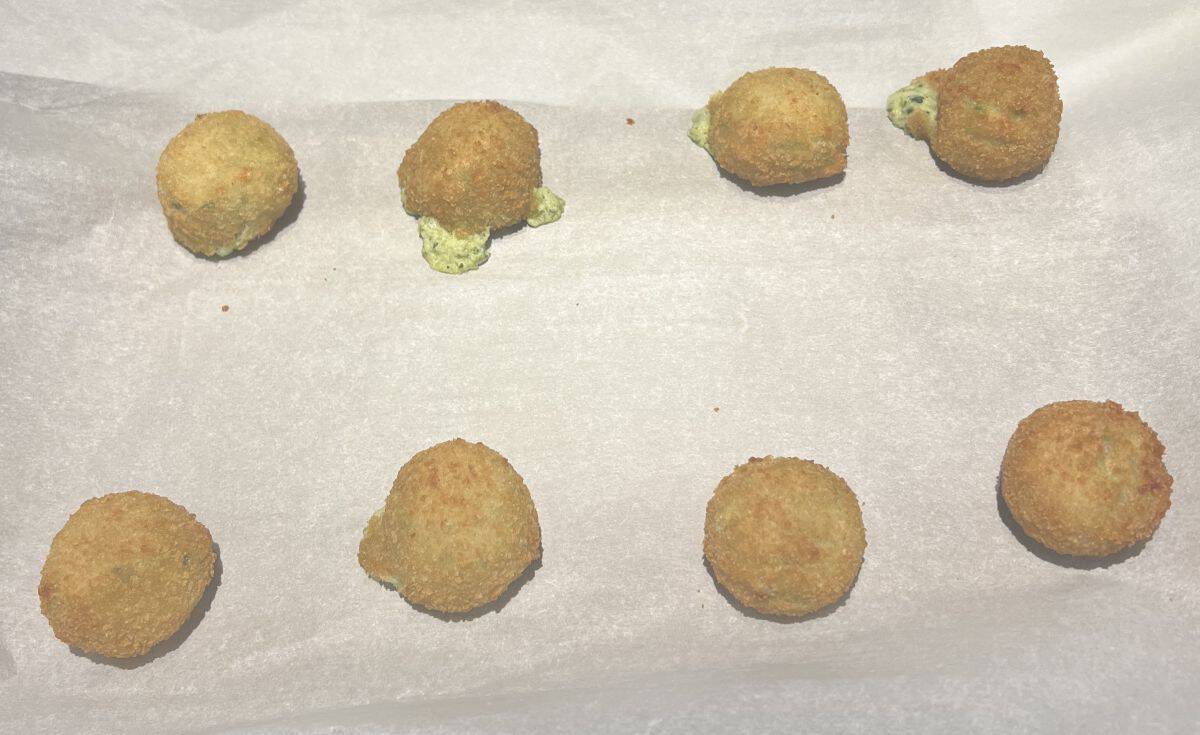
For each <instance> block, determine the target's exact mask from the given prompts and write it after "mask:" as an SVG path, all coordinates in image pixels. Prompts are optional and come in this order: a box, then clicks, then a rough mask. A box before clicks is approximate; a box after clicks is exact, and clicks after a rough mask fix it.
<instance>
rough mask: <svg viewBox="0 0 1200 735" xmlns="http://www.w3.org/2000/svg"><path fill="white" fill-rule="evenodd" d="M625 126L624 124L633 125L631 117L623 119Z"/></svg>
mask: <svg viewBox="0 0 1200 735" xmlns="http://www.w3.org/2000/svg"><path fill="white" fill-rule="evenodd" d="M625 124H626V125H633V118H632V117H627V118H625Z"/></svg>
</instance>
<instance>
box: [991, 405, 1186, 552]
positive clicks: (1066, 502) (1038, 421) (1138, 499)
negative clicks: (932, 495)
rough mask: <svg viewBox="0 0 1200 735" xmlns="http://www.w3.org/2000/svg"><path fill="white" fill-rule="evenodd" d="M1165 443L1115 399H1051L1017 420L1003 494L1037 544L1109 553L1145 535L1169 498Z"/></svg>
mask: <svg viewBox="0 0 1200 735" xmlns="http://www.w3.org/2000/svg"><path fill="white" fill-rule="evenodd" d="M1163 451H1164V449H1163V445H1162V443H1161V442H1160V441H1159V439H1158V435H1157V434H1155V433H1154V430H1153V429H1151V428H1150V427H1149V426H1147V425H1146V423H1145V422H1144V421H1142V419H1141V417H1139V416H1138V414H1137V413H1136V412H1133V411H1126V410H1125V409H1123V408H1122V407H1121V406H1120V405H1119V404H1117V403H1113V402H1112V401H1107V402H1104V403H1097V402H1095V401H1064V402H1061V403H1051V404H1049V405H1046V406H1043V407H1041V408H1039V409H1037V410H1036V411H1034V412H1033V413H1032V414H1030V415H1029V416H1028V417H1026V418H1025V419H1024V420H1022V421H1021V422H1020V423H1019V424H1018V425H1017V430H1016V431H1015V432H1014V433H1013V436H1012V439H1010V440H1009V443H1008V449H1007V450H1006V451H1005V453H1004V462H1003V466H1002V470H1001V477H1000V491H1001V495H1002V496H1003V498H1004V502H1005V503H1006V504H1007V505H1008V508H1009V510H1010V511H1011V512H1012V515H1013V518H1014V519H1015V520H1016V521H1017V523H1019V524H1020V526H1021V528H1022V529H1024V531H1025V532H1026V533H1027V534H1029V535H1030V536H1031V537H1032V538H1033V539H1034V540H1036V541H1037V542H1038V543H1040V544H1042V545H1043V546H1046V547H1047V548H1049V549H1051V550H1053V551H1056V552H1058V553H1060V554H1068V555H1073V556H1107V555H1109V554H1113V553H1116V552H1118V551H1121V550H1122V549H1125V548H1128V547H1130V546H1132V545H1134V544H1136V543H1139V542H1141V541H1145V540H1146V539H1149V538H1150V537H1151V536H1152V535H1153V534H1154V531H1155V530H1156V529H1157V528H1158V525H1159V523H1160V522H1161V521H1162V519H1163V516H1164V515H1165V514H1166V512H1167V509H1168V508H1169V507H1170V506H1171V484H1172V478H1171V475H1170V474H1169V473H1168V472H1167V468H1166V466H1165V465H1164V464H1163Z"/></svg>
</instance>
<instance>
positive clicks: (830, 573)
mask: <svg viewBox="0 0 1200 735" xmlns="http://www.w3.org/2000/svg"><path fill="white" fill-rule="evenodd" d="M866 547H867V538H866V531H865V530H864V528H863V522H862V512H861V511H860V509H859V507H858V498H856V497H855V496H854V492H853V491H851V490H850V487H849V486H848V485H846V482H845V481H844V480H843V479H842V478H840V477H838V476H837V475H835V474H834V473H832V472H830V471H829V470H828V469H826V468H825V467H822V466H821V465H819V464H817V463H815V462H810V461H808V460H802V459H794V458H785V457H764V458H757V457H756V458H753V459H751V460H750V461H749V462H747V463H746V464H743V465H740V466H738V467H737V468H735V469H734V470H733V472H732V473H730V474H729V475H728V476H726V477H725V478H724V479H723V480H721V482H720V484H718V485H717V490H716V492H715V493H713V496H712V499H711V500H709V501H708V512H707V515H706V516H705V519H704V556H705V557H706V558H707V559H708V562H709V564H710V565H711V567H712V571H713V574H714V576H716V578H717V581H718V582H720V583H721V586H722V587H724V588H725V589H726V590H728V591H729V593H730V594H731V595H733V596H734V597H735V598H736V599H737V600H738V601H739V602H740V603H742V604H743V605H746V606H747V607H749V608H752V609H754V610H757V611H758V612H760V613H765V614H768V615H783V616H789V617H799V616H803V615H808V614H809V613H813V612H816V611H817V610H820V609H821V608H824V607H827V606H829V605H832V604H833V603H835V602H837V601H838V600H840V599H841V598H842V597H844V596H845V595H846V593H847V592H848V591H849V590H850V587H851V586H852V585H853V584H854V580H855V579H856V578H857V577H858V570H859V567H860V566H862V560H863V552H864V551H865V550H866Z"/></svg>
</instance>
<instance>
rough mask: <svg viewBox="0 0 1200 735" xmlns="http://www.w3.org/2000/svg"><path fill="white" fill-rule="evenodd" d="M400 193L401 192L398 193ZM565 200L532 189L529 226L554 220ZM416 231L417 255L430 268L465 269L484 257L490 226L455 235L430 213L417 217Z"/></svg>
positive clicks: (452, 271) (475, 265)
mask: <svg viewBox="0 0 1200 735" xmlns="http://www.w3.org/2000/svg"><path fill="white" fill-rule="evenodd" d="M401 196H402V197H403V192H402V193H401ZM566 206H567V203H566V201H564V200H563V198H562V197H560V196H558V195H557V194H555V193H554V192H552V191H550V190H549V189H547V188H546V187H544V186H539V187H538V188H536V189H534V190H533V193H532V206H531V207H530V210H531V211H530V214H529V218H528V219H527V220H526V221H527V222H528V223H529V226H530V227H541V226H542V225H548V224H550V223H551V222H557V221H558V219H559V218H560V217H562V215H563V210H564V209H566ZM417 232H418V233H420V235H421V255H422V256H423V257H424V258H425V262H426V263H428V264H429V267H430V268H433V269H434V270H435V271H440V272H441V273H453V274H458V273H466V272H467V271H473V270H475V269H477V268H479V266H481V265H483V264H484V263H486V262H487V261H488V258H489V257H490V256H491V253H490V252H489V248H490V247H491V242H490V241H489V239H490V238H491V236H492V233H491V231H490V230H487V229H485V230H483V231H482V232H475V233H472V234H470V235H467V236H465V237H458V236H457V235H455V234H454V233H453V232H451V231H449V230H447V229H446V228H445V227H442V225H441V223H440V222H438V221H437V220H436V219H434V218H433V217H421V218H420V219H418V220H417Z"/></svg>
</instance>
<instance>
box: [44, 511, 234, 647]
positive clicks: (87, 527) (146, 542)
mask: <svg viewBox="0 0 1200 735" xmlns="http://www.w3.org/2000/svg"><path fill="white" fill-rule="evenodd" d="M215 559H216V557H215V555H214V553H213V542H212V537H211V536H210V535H209V533H208V529H206V528H205V527H204V526H203V525H202V524H201V523H200V522H199V521H197V520H196V517H195V516H193V515H192V514H191V513H188V512H187V510H185V509H184V508H182V507H181V506H178V505H176V504H175V503H172V502H171V501H170V500H167V499H166V498H164V497H161V496H158V495H152V494H150V493H140V492H124V493H114V494H112V495H105V496H103V497H100V498H92V499H91V500H88V501H87V502H85V503H84V504H83V505H82V506H80V507H79V510H77V511H75V513H74V514H73V515H72V516H71V517H70V518H69V519H68V520H67V523H66V525H64V526H63V527H62V530H61V531H59V532H58V535H56V536H55V537H54V541H53V542H51V544H50V554H49V555H48V556H47V557H46V563H45V564H44V565H43V566H42V580H41V584H40V585H39V586H38V597H40V598H41V603H42V614H43V615H45V616H46V619H47V620H49V621H50V627H51V628H53V629H54V635H55V636H57V637H58V639H59V640H60V641H62V642H63V643H66V644H68V645H71V646H74V647H76V648H78V649H80V650H82V651H85V652H88V653H95V654H99V655H101V656H108V657H110V658H130V657H133V656H140V655H142V654H144V653H146V652H147V651H149V650H150V649H151V648H152V647H153V646H154V645H155V644H157V643H161V642H162V641H164V640H166V639H167V638H169V637H171V635H173V634H174V633H175V632H176V631H177V630H179V628H180V627H182V626H183V624H184V623H185V622H187V620H188V618H189V617H191V615H192V610H193V609H194V608H195V607H196V603H198V602H199V601H200V598H201V597H202V596H203V595H204V591H205V589H207V588H208V585H209V583H210V582H211V581H212V577H213V567H214V564H215Z"/></svg>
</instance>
